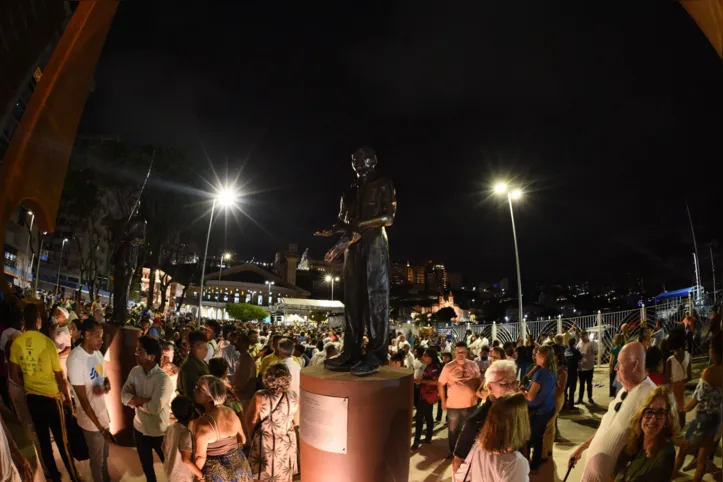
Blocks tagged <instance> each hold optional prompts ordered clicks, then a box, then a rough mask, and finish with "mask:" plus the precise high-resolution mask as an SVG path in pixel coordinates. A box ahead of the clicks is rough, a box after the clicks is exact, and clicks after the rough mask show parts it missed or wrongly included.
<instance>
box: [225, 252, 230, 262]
mask: <svg viewBox="0 0 723 482" xmlns="http://www.w3.org/2000/svg"><path fill="white" fill-rule="evenodd" d="M223 259H224V260H225V261H228V260H229V259H231V253H223Z"/></svg>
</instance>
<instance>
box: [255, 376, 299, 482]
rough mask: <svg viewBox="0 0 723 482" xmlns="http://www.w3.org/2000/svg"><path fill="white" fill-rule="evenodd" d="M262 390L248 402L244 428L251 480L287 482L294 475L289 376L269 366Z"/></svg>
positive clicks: (292, 399) (294, 422) (294, 418)
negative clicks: (248, 439) (247, 429)
mask: <svg viewBox="0 0 723 482" xmlns="http://www.w3.org/2000/svg"><path fill="white" fill-rule="evenodd" d="M263 383H264V387H266V388H264V389H263V390H259V391H258V392H256V393H255V394H254V398H253V399H251V404H250V405H249V408H248V411H247V412H246V425H247V426H248V427H252V429H251V432H252V439H251V451H250V452H249V463H250V464H251V470H252V472H253V476H254V480H262V481H272V482H291V480H292V479H293V478H294V474H296V473H297V472H298V465H297V458H296V457H297V455H296V443H297V442H296V432H295V431H294V426H296V425H297V424H298V415H297V414H298V411H297V409H298V399H297V397H296V393H294V392H293V391H291V390H289V386H290V385H291V373H290V372H289V368H288V367H287V366H286V365H284V364H283V363H274V364H272V365H269V367H268V368H267V369H266V371H265V372H264V375H263Z"/></svg>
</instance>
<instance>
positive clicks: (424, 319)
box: [414, 313, 432, 327]
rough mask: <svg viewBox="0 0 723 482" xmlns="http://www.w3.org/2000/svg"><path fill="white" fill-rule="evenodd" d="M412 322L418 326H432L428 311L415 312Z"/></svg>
mask: <svg viewBox="0 0 723 482" xmlns="http://www.w3.org/2000/svg"><path fill="white" fill-rule="evenodd" d="M414 324H415V325H417V326H419V327H424V326H432V317H431V316H430V315H429V313H415V314H414Z"/></svg>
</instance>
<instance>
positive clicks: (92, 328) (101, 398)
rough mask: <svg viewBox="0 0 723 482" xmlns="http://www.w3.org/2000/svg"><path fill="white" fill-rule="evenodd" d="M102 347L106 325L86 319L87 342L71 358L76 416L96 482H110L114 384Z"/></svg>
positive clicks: (84, 338)
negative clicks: (110, 409)
mask: <svg viewBox="0 0 723 482" xmlns="http://www.w3.org/2000/svg"><path fill="white" fill-rule="evenodd" d="M101 346H103V326H102V325H101V324H100V323H98V322H97V321H95V320H86V321H85V322H84V323H83V343H82V344H81V345H80V346H78V347H76V348H75V349H74V350H73V351H72V352H71V353H70V356H69V357H68V380H69V381H70V384H71V385H72V386H73V390H74V391H75V396H76V399H77V401H78V403H79V404H80V408H77V407H76V409H75V413H76V415H77V419H78V425H79V426H80V428H81V429H82V430H83V436H84V437H85V441H86V443H87V444H88V454H89V455H90V471H91V473H92V474H93V482H110V475H109V474H108V451H109V442H110V441H111V434H110V431H109V426H110V417H109V416H108V409H107V407H106V405H105V394H106V393H108V391H109V390H110V383H108V379H107V378H106V377H105V370H104V365H103V354H102V353H101V352H100V351H99V350H100V347H101Z"/></svg>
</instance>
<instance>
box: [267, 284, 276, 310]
mask: <svg viewBox="0 0 723 482" xmlns="http://www.w3.org/2000/svg"><path fill="white" fill-rule="evenodd" d="M264 284H265V285H268V287H269V298H271V287H272V286H273V285H274V284H275V283H274V282H273V281H264ZM269 306H271V300H269Z"/></svg>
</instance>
